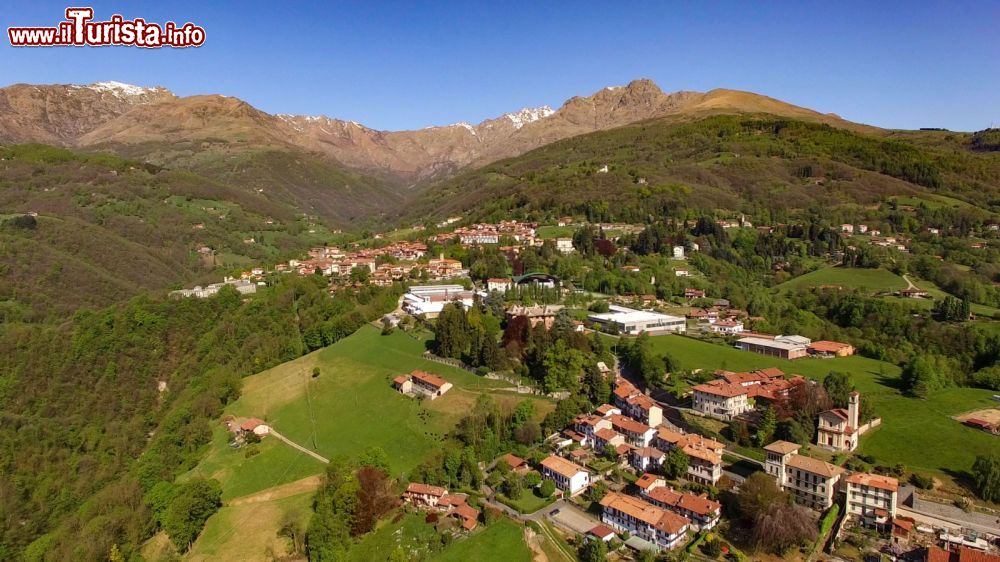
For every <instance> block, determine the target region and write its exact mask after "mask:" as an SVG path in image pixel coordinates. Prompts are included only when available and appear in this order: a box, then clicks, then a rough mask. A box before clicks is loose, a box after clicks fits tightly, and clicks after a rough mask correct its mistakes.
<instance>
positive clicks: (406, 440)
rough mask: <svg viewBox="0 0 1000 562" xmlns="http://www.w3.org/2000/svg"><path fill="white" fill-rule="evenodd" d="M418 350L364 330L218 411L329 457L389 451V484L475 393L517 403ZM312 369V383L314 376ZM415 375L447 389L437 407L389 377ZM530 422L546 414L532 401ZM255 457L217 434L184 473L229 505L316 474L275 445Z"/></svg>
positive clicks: (420, 346) (429, 448)
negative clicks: (208, 483)
mask: <svg viewBox="0 0 1000 562" xmlns="http://www.w3.org/2000/svg"><path fill="white" fill-rule="evenodd" d="M423 350H424V342H423V341H422V340H419V339H414V338H412V337H410V336H408V335H406V334H404V333H402V332H395V333H393V334H391V335H388V336H382V335H380V334H379V331H378V330H377V329H375V328H373V327H371V326H365V327H363V328H362V329H361V330H359V331H358V332H357V333H355V334H353V335H351V336H350V337H347V338H345V339H343V340H341V341H339V342H337V343H336V344H335V345H332V346H330V347H328V348H325V349H322V350H319V351H317V352H314V353H311V354H309V355H307V356H304V357H301V358H299V359H296V360H294V361H290V362H288V363H284V364H282V365H279V366H277V367H275V368H273V369H270V370H268V371H264V372H262V373H259V374H256V375H253V376H251V377H247V378H246V379H244V386H243V393H242V396H241V398H240V399H239V400H237V401H236V402H235V403H233V404H232V405H231V406H230V407H229V408H227V411H226V413H228V414H233V415H236V416H247V417H251V416H252V417H258V418H261V419H263V420H266V421H267V422H268V424H270V425H271V426H272V427H274V428H275V429H276V430H277V431H279V432H280V433H282V434H283V435H285V436H286V437H288V438H289V439H291V440H292V441H295V442H296V443H298V444H300V445H302V446H304V447H307V448H309V449H312V450H315V451H317V452H318V453H319V454H321V455H323V456H325V457H327V458H332V457H334V456H337V455H347V456H357V455H358V454H360V453H361V452H363V451H364V450H365V449H366V448H368V447H370V446H376V445H377V446H380V447H382V448H383V449H385V450H386V451H387V452H388V453H389V457H390V459H391V462H392V465H391V469H392V473H393V476H399V475H400V474H402V473H405V472H407V471H409V470H410V469H412V468H413V467H414V466H416V465H417V464H419V463H420V462H421V461H423V460H424V459H425V458H427V456H428V455H430V454H432V453H433V452H434V451H435V450H436V449H437V448H438V446H439V444H440V442H441V441H442V439H443V438H444V435H445V434H446V433H447V432H448V431H450V430H451V429H452V428H453V427H454V425H455V423H457V422H458V420H459V419H460V418H461V417H462V416H463V415H465V413H466V412H468V411H469V410H470V409H471V408H472V407H473V405H474V404H475V401H476V399H477V397H478V396H479V394H480V393H482V392H490V393H493V394H494V396H495V398H496V400H498V401H500V402H501V403H506V404H510V405H514V404H516V403H517V402H519V401H520V400H523V399H524V398H523V397H521V396H518V395H515V394H512V393H508V392H504V391H499V390H497V389H498V387H502V386H504V385H505V383H502V382H499V381H493V380H488V379H483V378H481V377H478V376H476V375H473V374H471V373H468V372H466V371H463V370H461V369H455V368H452V367H448V366H445V365H440V364H438V363H433V362H430V361H428V360H426V359H424V358H423V357H422V356H421V354H422V352H423ZM314 367H318V368H319V369H320V376H319V377H316V378H313V377H312V370H313V368H314ZM414 369H423V370H427V371H430V372H434V373H438V374H440V375H441V376H443V377H445V378H446V379H447V380H449V381H450V382H452V383H453V384H454V385H455V388H453V389H452V390H451V391H450V392H449V393H448V394H446V395H445V396H443V397H441V398H438V399H437V400H434V401H430V400H417V399H414V398H410V397H406V396H403V395H401V394H399V393H397V392H395V391H394V390H393V389H392V387H391V386H390V381H391V379H392V378H393V377H394V376H396V375H399V374H402V373H408V372H410V371H412V370H414ZM532 399H533V400H535V402H536V409H537V412H538V415H539V416H543V415H544V414H545V413H547V412H548V411H550V410H551V409H552V408H553V407H554V406H553V404H552V403H551V402H549V401H547V400H541V399H534V398H532ZM257 447H259V449H260V454H258V455H256V456H253V457H251V458H246V457H245V450H243V449H240V450H233V449H231V448H230V447H229V446H228V445H227V435H226V432H225V430H224V429H222V428H221V427H220V428H218V429H216V434H215V436H214V439H213V441H212V445H211V447H210V449H209V451H208V454H207V455H206V456H205V457H204V460H203V461H202V462H201V463H200V464H199V465H198V467H196V468H195V469H194V471H192V473H193V474H199V475H202V476H207V477H213V478H217V479H218V480H219V481H220V482H222V485H223V490H224V497H225V498H227V499H229V498H235V497H239V496H243V495H246V494H251V493H254V492H258V491H260V490H264V489H267V488H270V487H272V486H277V485H280V484H284V483H287V482H292V481H294V480H298V479H300V478H302V477H304V476H308V475H310V474H317V473H319V472H322V470H323V465H322V463H320V462H319V461H316V460H314V459H312V458H311V457H308V456H306V455H304V454H302V453H299V452H297V451H295V450H293V449H292V448H290V447H288V446H287V445H285V444H283V443H280V442H278V441H277V440H275V439H268V438H265V439H264V440H263V442H262V443H260V444H259V445H257Z"/></svg>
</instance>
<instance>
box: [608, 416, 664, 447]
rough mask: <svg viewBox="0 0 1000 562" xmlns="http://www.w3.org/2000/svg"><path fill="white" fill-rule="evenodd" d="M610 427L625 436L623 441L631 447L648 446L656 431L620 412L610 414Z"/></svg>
mask: <svg viewBox="0 0 1000 562" xmlns="http://www.w3.org/2000/svg"><path fill="white" fill-rule="evenodd" d="M609 419H610V420H611V427H612V428H613V429H614V430H615V431H617V432H618V433H621V434H622V435H624V436H625V441H626V442H627V443H628V444H629V445H632V446H633V447H648V446H649V444H650V443H651V442H652V441H653V437H654V436H655V435H656V431H655V430H654V429H653V428H652V427H649V426H648V425H646V424H644V423H642V422H638V421H636V420H634V419H632V418H629V417H626V416H623V415H621V414H612V415H611V416H610V417H609Z"/></svg>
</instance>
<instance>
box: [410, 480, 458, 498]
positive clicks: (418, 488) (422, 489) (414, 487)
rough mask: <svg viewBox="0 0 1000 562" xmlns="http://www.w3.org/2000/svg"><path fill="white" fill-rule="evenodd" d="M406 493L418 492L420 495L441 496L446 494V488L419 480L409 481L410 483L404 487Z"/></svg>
mask: <svg viewBox="0 0 1000 562" xmlns="http://www.w3.org/2000/svg"><path fill="white" fill-rule="evenodd" d="M406 493H408V494H419V495H421V496H436V497H441V496H444V495H445V494H447V493H448V490H445V489H444V488H442V487H440V486H431V485H430V484H423V483H421V482H410V485H409V486H407V487H406Z"/></svg>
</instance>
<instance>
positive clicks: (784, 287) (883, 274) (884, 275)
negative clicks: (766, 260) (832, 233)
mask: <svg viewBox="0 0 1000 562" xmlns="http://www.w3.org/2000/svg"><path fill="white" fill-rule="evenodd" d="M823 285H838V286H840V287H844V288H845V289H868V290H871V291H897V290H899V289H905V288H906V281H905V280H904V279H903V278H902V277H900V276H899V275H896V274H895V273H893V272H891V271H888V270H886V269H860V268H850V267H824V268H822V269H817V270H816V271H811V272H809V273H806V274H805V275H800V276H798V277H795V278H794V279H789V280H788V281H785V282H784V283H782V284H780V285H778V286H777V287H776V289H778V290H779V291H788V290H797V289H806V288H812V287H821V286H823Z"/></svg>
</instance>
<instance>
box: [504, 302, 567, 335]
mask: <svg viewBox="0 0 1000 562" xmlns="http://www.w3.org/2000/svg"><path fill="white" fill-rule="evenodd" d="M562 309H563V305H561V304H536V305H532V306H522V305H519V304H515V305H514V306H512V307H510V308H508V309H507V318H514V317H517V316H524V317H525V318H527V319H528V321H529V322H531V327H532V328H534V327H535V326H537V325H539V324H543V325H544V326H545V328H546V329H552V325H553V324H554V323H555V321H556V315H557V314H559V311H561V310H562Z"/></svg>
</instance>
